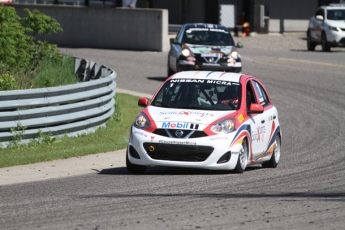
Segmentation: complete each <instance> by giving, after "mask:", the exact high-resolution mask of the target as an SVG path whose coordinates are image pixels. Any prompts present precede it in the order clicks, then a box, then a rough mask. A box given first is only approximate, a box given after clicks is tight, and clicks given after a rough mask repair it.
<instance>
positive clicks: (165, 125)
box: [162, 121, 199, 129]
mask: <svg viewBox="0 0 345 230" xmlns="http://www.w3.org/2000/svg"><path fill="white" fill-rule="evenodd" d="M162 128H163V129H198V128H199V125H198V124H191V123H187V122H185V123H182V122H170V121H169V122H163V124H162Z"/></svg>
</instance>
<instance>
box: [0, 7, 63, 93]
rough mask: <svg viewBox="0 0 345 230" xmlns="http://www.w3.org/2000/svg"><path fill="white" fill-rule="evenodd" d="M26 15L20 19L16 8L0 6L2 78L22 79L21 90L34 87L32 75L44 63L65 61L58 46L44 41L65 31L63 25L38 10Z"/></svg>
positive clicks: (0, 65)
mask: <svg viewBox="0 0 345 230" xmlns="http://www.w3.org/2000/svg"><path fill="white" fill-rule="evenodd" d="M24 11H25V13H26V15H25V16H24V17H23V18H20V17H19V16H18V15H17V12H16V10H15V8H14V7H11V6H4V5H0V74H4V73H10V74H11V75H12V76H14V77H15V78H16V79H20V82H21V84H20V85H18V87H19V88H21V87H23V85H24V86H26V87H28V86H29V87H32V86H33V85H34V84H33V83H32V80H33V79H34V77H33V75H35V74H36V72H37V70H38V68H39V64H40V62H41V61H42V60H45V59H46V60H49V61H51V62H60V61H61V59H62V55H61V54H59V50H58V48H57V45H55V44H50V43H48V42H47V41H45V40H44V36H45V35H47V34H50V33H57V32H60V31H62V28H61V26H60V24H59V23H58V22H57V21H56V20H55V19H53V18H51V17H50V16H48V15H45V14H43V13H41V12H39V11H38V10H33V11H32V12H31V11H30V10H29V9H24ZM38 35H41V36H40V39H39V38H38ZM17 82H19V81H18V80H17ZM22 82H23V83H24V84H22Z"/></svg>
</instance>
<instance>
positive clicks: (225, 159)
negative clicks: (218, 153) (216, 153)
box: [217, 151, 231, 164]
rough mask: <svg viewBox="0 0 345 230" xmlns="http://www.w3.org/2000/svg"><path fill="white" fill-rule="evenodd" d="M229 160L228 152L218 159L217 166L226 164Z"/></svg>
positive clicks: (229, 153)
mask: <svg viewBox="0 0 345 230" xmlns="http://www.w3.org/2000/svg"><path fill="white" fill-rule="evenodd" d="M230 158H231V152H230V151H228V152H226V153H225V154H224V155H223V156H222V157H221V158H219V160H218V161H217V164H223V163H226V162H228V161H229V160H230Z"/></svg>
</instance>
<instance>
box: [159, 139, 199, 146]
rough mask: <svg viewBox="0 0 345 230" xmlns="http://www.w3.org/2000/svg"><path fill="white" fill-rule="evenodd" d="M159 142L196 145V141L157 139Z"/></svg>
mask: <svg viewBox="0 0 345 230" xmlns="http://www.w3.org/2000/svg"><path fill="white" fill-rule="evenodd" d="M159 143H161V144H171V145H196V142H193V141H165V140H159Z"/></svg>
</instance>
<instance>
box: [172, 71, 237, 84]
mask: <svg viewBox="0 0 345 230" xmlns="http://www.w3.org/2000/svg"><path fill="white" fill-rule="evenodd" d="M241 76H243V74H241V73H232V72H221V71H183V72H178V73H176V74H174V75H173V76H172V78H171V79H181V78H183V79H188V78H190V79H204V80H226V81H232V82H240V78H241Z"/></svg>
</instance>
